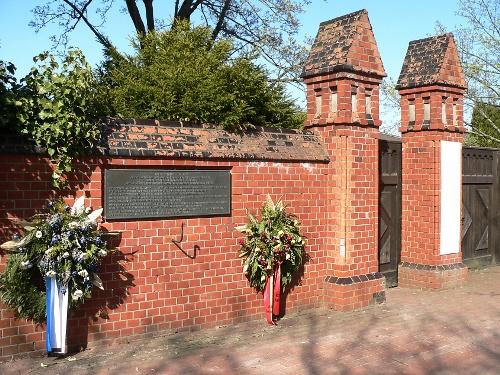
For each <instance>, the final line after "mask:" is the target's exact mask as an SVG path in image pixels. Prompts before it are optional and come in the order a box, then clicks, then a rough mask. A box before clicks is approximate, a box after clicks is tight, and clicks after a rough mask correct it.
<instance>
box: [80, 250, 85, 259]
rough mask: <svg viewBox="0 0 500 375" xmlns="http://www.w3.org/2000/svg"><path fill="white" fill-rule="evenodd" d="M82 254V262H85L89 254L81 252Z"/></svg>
mask: <svg viewBox="0 0 500 375" xmlns="http://www.w3.org/2000/svg"><path fill="white" fill-rule="evenodd" d="M80 254H81V255H80V259H81V260H85V259H87V253H84V252H81V253H80Z"/></svg>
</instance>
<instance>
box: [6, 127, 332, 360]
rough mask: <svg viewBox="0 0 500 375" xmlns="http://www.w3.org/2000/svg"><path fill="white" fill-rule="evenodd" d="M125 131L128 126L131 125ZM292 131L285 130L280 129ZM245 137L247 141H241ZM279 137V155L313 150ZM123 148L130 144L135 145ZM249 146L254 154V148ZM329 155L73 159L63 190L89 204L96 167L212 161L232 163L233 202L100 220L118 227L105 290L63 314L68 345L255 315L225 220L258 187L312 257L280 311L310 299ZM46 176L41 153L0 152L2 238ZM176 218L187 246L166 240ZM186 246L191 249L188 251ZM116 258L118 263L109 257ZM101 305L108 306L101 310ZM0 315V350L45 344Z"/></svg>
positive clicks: (252, 206) (36, 200)
mask: <svg viewBox="0 0 500 375" xmlns="http://www.w3.org/2000/svg"><path fill="white" fill-rule="evenodd" d="M136 127H137V129H139V130H137V129H136V132H135V133H134V134H136V133H137V131H138V132H139V133H141V129H142V128H143V127H141V126H140V124H139V125H138V126H136ZM169 129H176V131H177V132H178V133H179V134H181V131H182V132H183V133H186V132H187V131H188V130H192V131H194V130H196V129H198V130H200V128H196V127H193V128H190V127H182V126H181V127H178V128H175V127H170V128H169ZM157 130H158V128H157ZM121 133H122V134H123V132H121ZM278 133H280V131H278V132H274V133H273V132H263V133H262V134H260V136H258V135H255V134H253V135H252V136H251V137H250V138H251V142H250V143H252V142H255V139H256V138H258V139H259V142H261V141H262V139H261V138H262V136H263V134H264V135H265V136H266V137H269V138H270V139H273V137H272V134H278ZM127 134H128V135H129V136H130V135H131V133H130V132H129V133H127ZM300 134H302V133H300V132H296V133H294V132H290V133H288V135H289V136H297V135H300ZM305 134H306V136H308V137H310V138H314V139H313V140H315V139H317V137H316V135H314V134H313V133H311V132H306V133H305ZM134 137H135V135H132V136H131V138H134ZM110 139H112V137H111V138H110ZM245 139H246V138H245ZM142 141H143V140H141V142H142ZM278 141H281V142H282V146H281V147H286V146H285V145H284V142H285V140H283V139H281V140H278ZM178 142H180V140H178ZM246 142H247V143H246V146H248V145H249V143H248V142H249V141H248V140H247V141H246ZM287 142H288V141H287ZM222 143H223V144H226V143H225V142H222ZM278 143H279V142H278ZM306 143H307V142H306ZM132 146H134V145H132ZM135 146H137V145H135ZM243 146H245V142H240V143H239V144H238V146H237V147H236V151H237V150H240V151H241V150H242V148H244V147H243ZM10 147H12V144H11V145H10ZM129 147H130V145H129ZM275 147H280V146H279V145H278V146H275ZM288 147H289V148H291V149H293V150H294V151H293V150H292V151H290V152H289V153H288V156H286V155H283V153H281V155H280V156H279V157H280V158H282V159H283V158H286V157H288V158H289V159H293V155H294V153H295V152H296V153H297V154H300V157H301V158H303V159H305V158H308V157H309V158H312V159H314V157H312V156H311V155H312V154H314V153H317V152H318V150H314V151H311V152H308V151H307V145H306V146H304V147H302V148H301V147H299V145H298V144H295V145H292V146H288ZM132 149H135V150H137V148H136V147H132ZM311 149H312V148H311ZM322 149H323V148H322V147H321V145H320V150H322ZM116 150H118V149H115V151H116ZM129 150H130V148H129ZM145 150H147V148H146V149H145ZM247 151H248V150H247ZM267 152H269V151H267ZM114 153H115V154H116V153H118V151H116V152H114ZM247 154H248V155H250V154H249V153H247ZM254 156H255V157H257V156H258V152H257V151H255V153H254ZM328 165H329V164H328V163H327V162H326V161H313V162H305V161H296V160H295V161H294V160H291V161H276V160H268V161H264V160H261V161H251V160H250V161H248V160H221V159H214V160H201V159H198V160H197V159H189V158H182V159H171V158H170V159H169V158H158V157H156V158H154V157H150V158H145V157H109V156H102V157H96V158H92V159H87V160H85V161H84V162H82V163H80V164H79V165H78V166H77V168H76V169H77V170H78V171H79V172H78V174H77V176H75V178H74V179H73V181H72V184H71V185H72V189H69V190H68V191H65V192H64V194H66V195H67V196H74V195H75V194H76V195H81V194H83V193H84V194H85V195H86V196H88V198H89V199H90V203H91V205H92V206H94V207H102V205H103V193H102V186H103V176H104V172H103V171H104V169H106V168H117V167H123V168H128V167H135V168H137V167H139V168H164V169H172V168H193V169H198V168H199V169H206V168H209V169H213V168H215V169H225V170H230V171H231V176H232V197H231V199H232V210H231V216H228V217H212V218H189V219H175V220H131V221H113V222H104V224H103V225H104V227H105V228H107V229H108V230H110V231H119V232H120V233H121V239H120V240H119V242H118V252H117V253H115V254H114V255H112V256H110V258H109V259H106V260H105V264H104V266H103V267H102V270H101V273H100V275H101V278H102V280H103V282H104V287H105V291H100V290H98V289H97V290H94V295H93V298H92V300H91V301H90V302H88V303H86V304H85V305H83V306H82V307H81V308H79V309H78V310H77V311H74V312H72V313H71V314H70V318H69V325H68V344H69V346H70V347H85V346H86V345H87V344H88V345H91V346H92V345H96V344H97V343H99V344H106V343H110V342H114V341H124V340H130V339H132V338H134V337H145V336H149V335H155V334H158V333H161V332H163V333H165V332H168V331H170V330H183V329H189V330H193V329H200V328H205V327H213V326H216V325H226V324H234V323H237V322H241V321H246V320H249V319H255V318H262V317H263V307H262V296H261V295H259V294H256V293H255V291H254V290H253V289H251V288H250V287H249V286H248V282H247V280H246V279H245V277H244V275H243V273H242V265H241V260H240V259H239V258H238V250H239V245H238V239H239V238H240V237H241V233H239V232H238V231H236V230H235V229H234V227H235V226H236V225H241V224H244V223H246V222H247V217H246V215H247V212H251V213H257V212H258V211H259V210H260V208H261V207H262V204H263V203H264V201H265V199H266V195H267V194H270V195H271V197H272V198H273V199H283V200H284V202H286V204H287V205H288V206H289V207H290V211H291V212H293V213H294V214H296V215H297V216H298V219H299V220H300V221H301V223H302V232H303V233H304V234H305V235H306V236H307V238H308V244H307V249H306V250H307V253H308V254H309V255H310V257H311V260H310V262H308V263H307V264H306V265H305V269H304V271H303V275H302V278H301V280H300V283H296V284H295V285H294V286H293V288H292V289H291V290H289V291H287V293H286V296H285V297H284V299H285V305H286V307H285V309H284V312H285V311H288V312H289V311H293V310H296V309H300V308H306V307H313V306H317V305H318V304H319V303H320V295H321V288H322V287H321V283H322V281H323V279H324V268H325V267H326V263H325V251H324V247H323V238H324V233H325V232H326V230H327V229H326V227H327V218H326V211H325V205H326V200H325V196H326V191H327V188H328V175H327V173H328V168H329V166H328ZM49 177H50V168H49V165H48V162H47V160H46V159H45V158H43V157H42V156H40V155H28V154H8V155H7V154H2V155H0V181H1V182H0V222H1V229H0V230H1V232H0V233H1V240H2V241H3V240H6V239H9V237H10V235H11V234H12V233H13V232H14V231H15V228H13V227H12V219H14V220H15V219H23V218H27V217H29V216H30V215H31V214H33V213H34V212H36V211H37V210H39V209H41V208H42V207H44V206H45V205H46V204H47V202H48V200H49V199H51V198H53V196H54V192H53V191H52V190H51V188H50V179H49ZM183 224H184V241H183V242H182V244H181V247H182V249H183V250H184V251H185V252H186V254H184V253H183V252H182V251H181V250H180V249H179V248H178V247H176V246H175V245H174V244H173V243H172V241H171V240H172V239H179V237H180V233H181V225H183ZM188 255H189V256H191V257H193V256H194V255H196V257H194V259H191V258H190V257H189V256H188ZM6 259H7V255H6V254H3V256H2V257H1V260H0V262H1V263H0V270H1V269H3V266H4V265H5V262H6ZM117 261H119V264H120V266H117ZM0 306H1V305H0ZM103 309H104V310H107V312H101V311H100V310H103ZM0 315H1V320H0V332H1V338H0V359H8V358H10V357H11V356H12V355H16V354H18V353H23V352H28V351H32V350H43V349H44V327H35V326H34V325H32V324H28V323H26V322H25V321H24V320H18V319H16V318H15V317H14V314H13V312H12V311H10V310H8V309H6V308H5V307H4V306H1V307H0Z"/></svg>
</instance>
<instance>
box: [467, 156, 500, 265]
mask: <svg viewBox="0 0 500 375" xmlns="http://www.w3.org/2000/svg"><path fill="white" fill-rule="evenodd" d="M499 156H500V151H498V150H494V149H485V148H472V147H464V149H463V159H462V160H463V172H462V179H463V180H462V256H463V261H464V263H465V264H467V265H468V266H469V267H471V268H477V267H482V266H485V265H490V264H492V263H497V262H498V261H499V260H500V256H499V255H500V241H499V239H500V234H499V232H500V226H499V222H500V220H499V216H500V181H499V179H500V174H499Z"/></svg>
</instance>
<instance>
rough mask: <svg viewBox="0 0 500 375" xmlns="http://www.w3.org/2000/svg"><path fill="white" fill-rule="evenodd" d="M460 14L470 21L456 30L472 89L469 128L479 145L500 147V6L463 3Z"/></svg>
mask: <svg viewBox="0 0 500 375" xmlns="http://www.w3.org/2000/svg"><path fill="white" fill-rule="evenodd" d="M458 14H459V15H460V16H462V17H464V19H465V21H466V26H464V27H461V28H458V29H457V30H456V31H454V34H455V39H456V42H457V49H458V53H459V55H460V58H461V61H462V67H463V70H464V75H465V79H466V81H467V86H468V89H467V93H466V96H465V102H464V106H465V111H466V112H468V113H469V115H468V116H464V117H465V118H466V119H467V118H470V119H471V121H466V126H467V128H468V130H469V132H470V134H471V135H472V137H471V139H473V140H475V143H476V144H477V145H484V146H492V145H494V144H496V145H500V122H499V120H500V118H499V116H498V115H495V114H498V111H497V110H496V109H495V110H494V109H493V108H498V106H499V105H500V3H499V2H498V1H497V0H460V4H459V11H458ZM438 29H439V31H440V32H442V31H443V30H444V28H443V27H442V26H441V25H438Z"/></svg>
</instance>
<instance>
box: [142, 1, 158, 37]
mask: <svg viewBox="0 0 500 375" xmlns="http://www.w3.org/2000/svg"><path fill="white" fill-rule="evenodd" d="M143 1H144V7H145V8H146V22H147V24H148V31H154V30H155V17H154V10H153V0H143Z"/></svg>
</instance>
